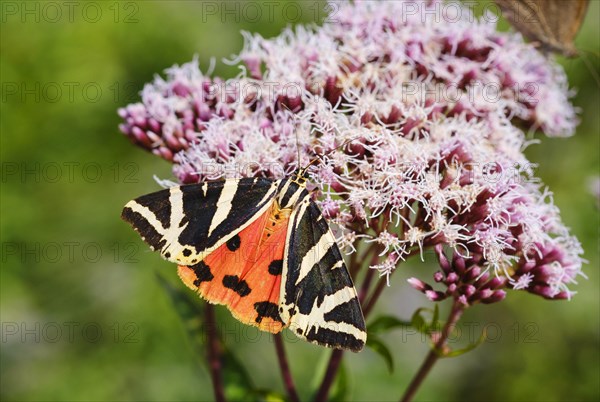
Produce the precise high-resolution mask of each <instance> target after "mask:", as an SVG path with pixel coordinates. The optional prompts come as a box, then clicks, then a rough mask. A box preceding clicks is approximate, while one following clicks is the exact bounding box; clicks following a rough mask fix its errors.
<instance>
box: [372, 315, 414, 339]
mask: <svg viewBox="0 0 600 402" xmlns="http://www.w3.org/2000/svg"><path fill="white" fill-rule="evenodd" d="M410 326H411V323H410V322H408V321H402V320H400V319H398V318H396V317H394V316H391V315H382V316H379V317H377V318H375V319H374V320H373V321H371V323H370V324H369V325H367V330H368V332H369V336H367V339H368V338H369V337H370V336H373V335H374V334H380V333H383V332H385V331H389V330H391V329H394V328H399V327H410Z"/></svg>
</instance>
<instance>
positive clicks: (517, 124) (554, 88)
mask: <svg viewBox="0 0 600 402" xmlns="http://www.w3.org/2000/svg"><path fill="white" fill-rule="evenodd" d="M440 4H441V2H439V1H427V2H408V1H390V2H372V1H367V2H354V3H341V4H338V5H339V6H340V7H339V9H338V12H337V13H336V14H335V15H333V16H332V17H331V21H330V22H328V23H325V24H324V25H323V26H321V27H311V28H306V27H298V28H296V29H295V30H291V29H288V30H286V31H284V32H283V33H282V34H281V35H280V36H278V37H276V38H273V39H264V38H262V37H260V36H257V35H250V34H246V35H245V36H246V45H245V47H244V49H243V51H242V52H241V53H240V55H239V56H237V57H236V58H235V60H234V62H239V63H242V64H240V67H241V68H242V74H240V76H238V77H236V78H235V79H231V80H227V81H223V80H220V79H218V78H210V77H207V76H205V75H203V74H202V73H201V72H200V71H199V69H198V63H197V61H193V62H190V63H188V64H185V65H183V66H181V67H172V68H171V69H169V70H167V71H166V74H167V78H166V79H161V78H156V79H155V81H154V82H153V83H152V84H147V85H146V87H145V88H144V90H143V92H142V103H138V104H133V105H129V106H127V107H126V108H124V109H121V110H120V111H119V113H120V115H121V116H122V117H123V119H124V120H125V122H124V124H122V125H121V130H122V131H123V132H124V133H125V134H126V135H127V136H129V137H130V138H131V139H132V140H133V141H134V143H136V144H138V145H140V146H142V147H144V148H146V149H149V150H152V152H154V153H155V154H157V155H158V156H160V157H162V158H164V159H167V160H169V161H172V162H173V163H174V173H175V175H176V176H177V178H178V179H179V181H180V182H182V183H195V182H198V181H200V180H213V179H218V178H222V177H232V176H266V177H272V178H281V177H283V176H285V175H287V174H289V173H290V172H292V171H293V170H294V169H296V168H297V167H299V166H305V165H306V164H307V163H308V161H309V160H311V159H312V158H313V157H315V156H317V155H318V156H319V157H320V159H321V162H320V163H319V164H316V165H315V166H312V167H311V169H310V171H309V172H310V177H311V183H312V184H313V185H314V187H315V188H314V190H315V191H314V193H313V194H314V195H315V196H317V197H318V199H319V202H320V207H321V208H322V210H323V213H324V215H325V217H326V218H328V219H329V220H330V221H332V222H335V223H337V224H338V226H339V229H340V230H339V238H338V241H339V243H340V245H341V246H343V247H344V249H345V250H346V251H347V252H348V253H353V252H356V249H357V247H358V246H359V243H361V242H362V243H364V244H370V245H372V246H375V247H376V253H377V254H378V256H379V259H378V260H374V262H373V263H372V265H371V267H370V268H371V269H375V270H377V271H378V272H379V273H380V274H381V275H383V276H386V277H387V276H389V274H391V273H392V272H393V271H394V270H395V269H396V267H397V265H398V263H399V262H400V261H402V260H404V259H406V258H408V257H409V256H411V255H413V254H421V255H422V253H423V250H424V249H427V248H433V249H434V250H435V252H436V254H437V256H438V259H439V265H440V268H441V270H440V271H439V272H436V273H435V274H434V280H435V282H437V283H438V284H439V285H438V286H442V287H445V289H444V290H434V288H433V287H432V286H431V285H429V284H427V283H425V282H423V281H422V280H420V279H416V278H412V279H410V280H409V282H410V283H411V285H412V286H413V287H415V288H416V289H418V290H420V291H423V292H424V293H425V294H426V295H427V297H428V298H429V299H431V300H434V301H438V300H442V299H445V298H448V297H451V298H454V299H455V300H457V301H459V302H460V303H463V304H464V305H470V304H474V303H477V302H483V303H491V302H495V301H499V300H502V299H503V298H504V297H505V291H504V290H503V289H505V288H512V289H516V290H526V291H528V292H531V293H534V294H538V295H541V296H543V297H545V298H549V299H562V298H568V297H570V295H571V292H570V291H569V289H568V288H567V286H568V285H570V284H572V283H575V280H576V277H577V276H578V275H580V274H581V264H582V260H581V257H580V255H581V253H582V250H581V248H580V246H579V244H578V242H577V240H576V239H575V238H573V237H572V236H571V235H570V234H569V232H568V230H567V228H565V226H564V225H563V224H562V222H561V221H560V216H559V211H558V209H557V208H556V207H555V206H554V205H553V204H552V199H551V194H550V193H549V192H547V191H546V190H544V189H543V187H542V186H541V185H540V184H539V183H538V181H537V180H536V179H535V177H534V176H533V174H532V169H533V167H534V166H533V165H532V164H531V163H530V162H529V161H528V160H527V159H526V158H525V156H524V155H523V152H522V151H523V149H524V147H525V146H526V145H527V143H526V141H525V135H524V133H523V132H522V131H521V128H537V129H540V130H541V131H542V132H544V133H546V134H547V135H571V134H572V133H573V131H574V128H575V126H576V124H577V121H576V116H575V112H574V109H573V107H572V105H571V104H570V103H569V101H568V99H569V96H570V93H569V91H568V88H567V85H566V78H565V74H564V72H563V71H562V70H561V69H560V67H559V66H558V65H556V64H554V63H553V62H552V61H550V60H548V59H546V58H545V57H544V56H542V55H541V54H540V53H538V52H537V51H536V50H535V49H534V47H532V46H531V45H528V44H525V43H524V42H523V41H522V39H521V37H520V36H518V35H515V34H510V33H499V32H496V30H495V24H494V23H493V22H490V21H492V20H493V19H492V18H490V16H487V17H486V18H482V19H480V20H476V19H474V18H473V16H472V15H471V14H470V13H469V11H468V10H467V9H464V8H463V9H460V10H461V12H460V17H459V18H458V19H457V18H455V16H448V15H445V14H444V13H443V12H442V13H440V12H433V13H432V12H431V11H432V10H434V11H435V10H436V8H438V9H439V6H440ZM298 144H299V145H298ZM342 144H345V145H343V146H341V145H342ZM298 155H299V156H300V160H298ZM448 255H451V257H450V258H449V257H448Z"/></svg>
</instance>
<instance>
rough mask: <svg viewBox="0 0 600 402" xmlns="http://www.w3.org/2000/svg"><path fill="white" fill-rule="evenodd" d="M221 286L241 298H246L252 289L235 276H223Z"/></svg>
mask: <svg viewBox="0 0 600 402" xmlns="http://www.w3.org/2000/svg"><path fill="white" fill-rule="evenodd" d="M223 286H225V287H226V288H227V289H231V290H233V291H234V292H235V293H237V294H238V295H240V296H241V297H244V296H248V295H249V294H250V292H251V291H252V289H250V287H249V286H248V283H247V282H246V281H245V280H243V279H242V280H240V278H239V277H238V276H237V275H225V276H224V277H223Z"/></svg>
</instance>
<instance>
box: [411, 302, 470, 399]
mask: <svg viewBox="0 0 600 402" xmlns="http://www.w3.org/2000/svg"><path fill="white" fill-rule="evenodd" d="M463 311H464V305H462V304H461V303H459V302H458V301H454V304H453V305H452V310H451V311H450V314H449V315H448V320H447V321H446V323H445V324H444V328H442V332H441V333H440V337H439V339H438V340H437V342H436V343H435V345H434V346H433V348H431V350H429V353H428V354H427V357H426V358H425V360H424V361H423V363H422V364H421V367H420V368H419V371H418V372H417V374H415V376H414V377H413V379H412V381H411V382H410V384H409V386H408V388H407V389H406V391H405V392H404V395H403V396H402V398H401V399H400V400H401V401H402V402H410V401H412V399H413V398H414V396H415V394H416V393H417V390H418V389H419V387H420V386H421V384H422V383H423V381H424V380H425V378H426V377H427V375H428V374H429V372H430V371H431V369H432V367H433V365H434V364H435V363H436V362H437V361H438V359H439V358H440V357H443V356H444V349H445V346H446V341H447V340H448V336H449V335H450V333H451V332H452V330H453V329H454V326H455V325H456V323H457V322H458V320H459V319H460V316H461V315H462V313H463Z"/></svg>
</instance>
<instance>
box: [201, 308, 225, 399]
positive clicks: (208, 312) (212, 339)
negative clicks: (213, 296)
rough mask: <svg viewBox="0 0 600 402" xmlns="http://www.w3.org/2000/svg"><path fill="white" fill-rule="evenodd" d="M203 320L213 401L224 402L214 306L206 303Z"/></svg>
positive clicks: (219, 346) (219, 347)
mask: <svg viewBox="0 0 600 402" xmlns="http://www.w3.org/2000/svg"><path fill="white" fill-rule="evenodd" d="M205 320H206V328H207V335H208V342H207V344H206V348H207V353H208V368H209V370H210V377H211V379H212V384H213V390H214V392H215V400H216V401H217V402H225V401H226V399H225V392H224V391H223V379H222V378H221V359H220V350H221V345H220V344H219V338H218V336H217V325H216V322H215V312H214V306H213V305H212V304H209V303H206V307H205Z"/></svg>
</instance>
